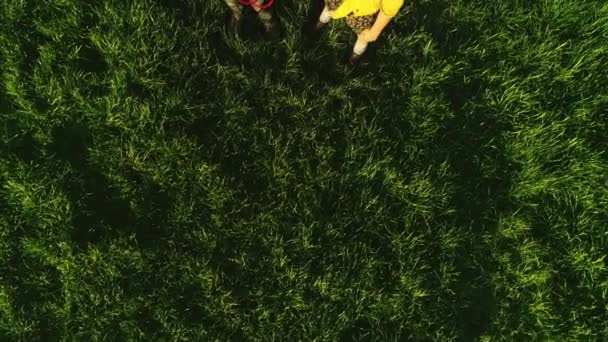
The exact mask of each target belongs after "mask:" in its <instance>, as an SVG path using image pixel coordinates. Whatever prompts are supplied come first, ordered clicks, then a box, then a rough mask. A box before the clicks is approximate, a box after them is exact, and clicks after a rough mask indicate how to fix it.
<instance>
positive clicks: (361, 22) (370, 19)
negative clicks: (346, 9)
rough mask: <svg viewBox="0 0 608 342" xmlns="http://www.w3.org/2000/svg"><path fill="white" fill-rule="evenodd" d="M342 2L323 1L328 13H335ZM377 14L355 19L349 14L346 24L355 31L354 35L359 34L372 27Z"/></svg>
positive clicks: (339, 0) (334, 0) (342, 0)
mask: <svg viewBox="0 0 608 342" xmlns="http://www.w3.org/2000/svg"><path fill="white" fill-rule="evenodd" d="M343 2H344V0H325V5H326V6H327V7H328V8H329V10H330V11H335V10H336V9H338V7H340V5H342V3H343ZM376 16H377V14H372V15H364V16H361V17H355V16H354V15H352V13H351V14H349V15H347V16H346V18H345V19H346V23H347V24H348V26H350V28H351V29H352V30H353V31H355V33H357V34H359V33H361V31H363V30H368V29H370V28H372V26H374V23H375V22H376Z"/></svg>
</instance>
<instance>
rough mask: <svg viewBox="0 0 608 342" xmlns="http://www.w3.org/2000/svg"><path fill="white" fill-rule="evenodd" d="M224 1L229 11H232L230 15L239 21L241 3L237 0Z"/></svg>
mask: <svg viewBox="0 0 608 342" xmlns="http://www.w3.org/2000/svg"><path fill="white" fill-rule="evenodd" d="M225 1H226V5H228V7H229V8H230V11H231V12H232V17H233V18H234V20H235V21H237V22H238V21H240V20H241V5H240V4H239V3H238V1H237V0H225Z"/></svg>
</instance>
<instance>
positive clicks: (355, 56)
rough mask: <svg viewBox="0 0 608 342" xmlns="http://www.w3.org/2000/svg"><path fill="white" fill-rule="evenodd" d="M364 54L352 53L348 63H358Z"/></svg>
mask: <svg viewBox="0 0 608 342" xmlns="http://www.w3.org/2000/svg"><path fill="white" fill-rule="evenodd" d="M361 56H362V55H359V54H356V53H354V52H353V53H351V54H350V57H348V64H350V65H356V64H358V63H359V60H360V59H361Z"/></svg>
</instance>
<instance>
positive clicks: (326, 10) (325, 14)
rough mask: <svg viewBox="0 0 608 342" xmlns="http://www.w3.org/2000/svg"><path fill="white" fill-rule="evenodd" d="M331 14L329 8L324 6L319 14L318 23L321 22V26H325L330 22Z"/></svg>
mask: <svg viewBox="0 0 608 342" xmlns="http://www.w3.org/2000/svg"><path fill="white" fill-rule="evenodd" d="M333 13H334V11H331V10H330V9H329V7H328V6H327V5H325V8H324V9H323V12H321V16H319V22H321V23H323V24H327V23H328V22H329V21H330V20H331V15H332V14H333Z"/></svg>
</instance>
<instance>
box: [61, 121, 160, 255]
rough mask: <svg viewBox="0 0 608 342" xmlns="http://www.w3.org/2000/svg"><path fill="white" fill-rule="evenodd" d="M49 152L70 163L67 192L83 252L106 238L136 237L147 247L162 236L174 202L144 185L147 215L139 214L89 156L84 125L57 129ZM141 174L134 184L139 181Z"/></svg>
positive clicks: (75, 234) (75, 238) (76, 238)
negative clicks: (162, 230) (163, 223)
mask: <svg viewBox="0 0 608 342" xmlns="http://www.w3.org/2000/svg"><path fill="white" fill-rule="evenodd" d="M52 135H53V143H52V144H51V146H50V147H49V151H50V152H51V154H52V155H53V156H54V158H58V159H61V160H65V161H67V162H68V163H69V164H70V166H71V169H72V175H71V177H69V178H67V180H66V184H65V189H66V193H67V195H68V198H69V200H70V202H71V203H72V207H73V208H74V209H73V213H74V214H73V221H72V223H73V230H72V232H71V236H72V240H73V241H74V243H75V244H76V245H77V246H78V247H79V248H81V249H86V248H87V247H88V246H89V245H95V244H98V243H100V242H102V241H103V240H105V239H112V238H117V237H119V236H124V235H125V234H126V235H129V234H134V235H135V238H136V239H137V241H138V242H140V243H142V244H143V245H146V244H149V243H153V242H154V241H156V240H158V238H159V237H160V235H161V232H160V229H161V225H162V222H163V218H164V216H165V213H164V210H165V208H167V207H168V203H169V202H170V200H169V199H168V198H167V196H166V195H165V194H164V193H163V192H162V191H160V190H159V189H158V187H157V186H154V185H153V184H152V185H150V184H148V185H147V186H146V184H143V185H142V183H141V181H140V185H142V188H143V189H144V192H145V195H144V197H145V200H144V205H143V206H144V207H145V209H146V210H145V211H146V213H145V216H142V215H136V214H135V213H134V212H133V210H132V209H131V206H130V204H129V202H128V201H127V200H126V199H125V198H124V196H123V195H122V194H121V193H120V191H119V190H118V187H117V185H115V184H112V182H111V181H110V180H109V179H108V178H107V176H106V175H104V174H103V173H102V172H100V170H99V169H98V168H96V167H95V165H94V164H92V163H91V161H90V158H89V155H88V146H89V144H90V142H91V132H90V131H89V129H88V127H87V126H85V125H84V124H82V123H70V124H67V125H65V126H62V127H56V128H55V129H53V132H52ZM137 177H138V176H137V175H134V179H133V180H134V181H136V182H137Z"/></svg>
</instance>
